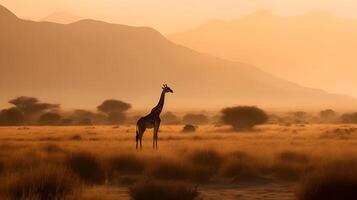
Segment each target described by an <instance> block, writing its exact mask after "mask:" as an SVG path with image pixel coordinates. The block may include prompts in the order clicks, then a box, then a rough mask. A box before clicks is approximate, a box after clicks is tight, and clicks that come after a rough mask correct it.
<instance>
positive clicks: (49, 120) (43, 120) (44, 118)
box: [38, 112, 61, 125]
mask: <svg viewBox="0 0 357 200" xmlns="http://www.w3.org/2000/svg"><path fill="white" fill-rule="evenodd" d="M60 121H61V115H60V114H58V113H52V112H50V113H45V114H42V115H41V116H40V118H39V120H38V122H39V123H40V124H41V125H58V124H60Z"/></svg>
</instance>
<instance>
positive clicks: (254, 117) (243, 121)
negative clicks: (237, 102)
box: [221, 106, 268, 130]
mask: <svg viewBox="0 0 357 200" xmlns="http://www.w3.org/2000/svg"><path fill="white" fill-rule="evenodd" d="M221 119H222V122H223V123H225V124H227V125H231V126H232V127H233V129H235V130H246V129H251V128H253V127H254V126H256V125H259V124H264V123H266V122H267V121H268V115H267V114H266V113H265V112H264V111H263V110H262V109H260V108H257V107H254V106H237V107H232V108H225V109H223V110H222V118H221Z"/></svg>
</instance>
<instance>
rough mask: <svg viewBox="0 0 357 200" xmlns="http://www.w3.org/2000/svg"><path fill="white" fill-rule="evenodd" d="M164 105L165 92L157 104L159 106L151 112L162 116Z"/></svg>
mask: <svg viewBox="0 0 357 200" xmlns="http://www.w3.org/2000/svg"><path fill="white" fill-rule="evenodd" d="M164 103H165V91H164V90H163V91H162V92H161V96H160V100H159V103H157V105H156V106H155V107H154V108H153V109H152V111H151V112H154V113H155V114H160V113H161V111H162V109H163V107H164Z"/></svg>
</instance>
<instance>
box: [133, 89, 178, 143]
mask: <svg viewBox="0 0 357 200" xmlns="http://www.w3.org/2000/svg"><path fill="white" fill-rule="evenodd" d="M166 93H174V92H173V91H172V90H171V88H170V87H168V86H167V84H164V85H163V87H162V92H161V96H160V100H159V103H158V104H157V105H156V106H155V107H154V108H153V109H152V110H151V112H150V114H148V115H146V116H145V117H141V118H140V119H139V120H138V122H137V123H136V149H138V145H139V142H140V149H142V148H143V145H142V139H143V135H144V132H145V130H146V129H147V128H148V129H151V128H154V136H153V148H154V149H155V148H156V149H157V139H158V132H159V127H160V123H161V119H160V114H161V111H162V109H163V107H164V103H165V95H166Z"/></svg>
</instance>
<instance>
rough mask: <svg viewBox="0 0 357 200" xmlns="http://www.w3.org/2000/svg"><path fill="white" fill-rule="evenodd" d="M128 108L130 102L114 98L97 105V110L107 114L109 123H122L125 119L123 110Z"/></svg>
mask: <svg viewBox="0 0 357 200" xmlns="http://www.w3.org/2000/svg"><path fill="white" fill-rule="evenodd" d="M130 108H131V105H130V104H128V103H126V102H123V101H120V100H115V99H108V100H105V101H104V102H103V103H102V104H101V105H99V106H98V107H97V109H98V111H100V112H103V113H105V114H106V115H107V118H108V122H109V123H111V124H117V123H123V122H124V121H125V119H126V116H125V112H126V111H128V110H129V109H130Z"/></svg>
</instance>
